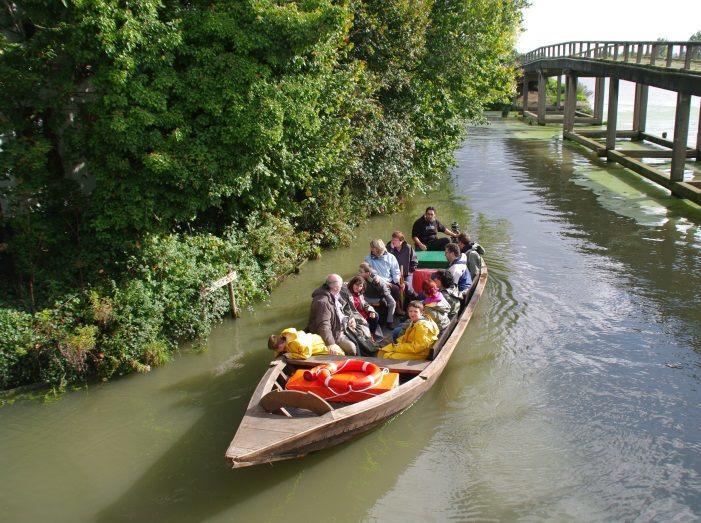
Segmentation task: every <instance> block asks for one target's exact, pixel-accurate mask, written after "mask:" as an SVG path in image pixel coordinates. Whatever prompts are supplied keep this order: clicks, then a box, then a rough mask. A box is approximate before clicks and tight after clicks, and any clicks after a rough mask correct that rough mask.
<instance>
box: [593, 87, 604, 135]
mask: <svg viewBox="0 0 701 523" xmlns="http://www.w3.org/2000/svg"><path fill="white" fill-rule="evenodd" d="M605 91H606V79H605V78H603V77H598V78H597V79H596V81H595V83H594V118H596V119H597V120H598V123H599V125H601V123H602V122H603V120H604V93H605Z"/></svg>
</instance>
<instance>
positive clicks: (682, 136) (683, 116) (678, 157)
mask: <svg viewBox="0 0 701 523" xmlns="http://www.w3.org/2000/svg"><path fill="white" fill-rule="evenodd" d="M690 111H691V95H690V94H687V93H677V110H676V114H675V116H674V146H673V147H672V171H671V172H670V176H669V177H670V180H672V181H673V182H683V181H684V164H685V163H686V141H687V139H688V137H689V113H690Z"/></svg>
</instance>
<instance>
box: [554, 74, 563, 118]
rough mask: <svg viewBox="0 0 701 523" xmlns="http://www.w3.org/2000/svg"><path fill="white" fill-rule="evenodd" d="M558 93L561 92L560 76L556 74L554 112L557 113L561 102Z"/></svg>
mask: <svg viewBox="0 0 701 523" xmlns="http://www.w3.org/2000/svg"><path fill="white" fill-rule="evenodd" d="M560 91H562V75H561V74H558V75H557V95H556V98H555V110H557V111H559V110H560V102H561V101H562V100H561V98H562V96H561V94H562V93H560Z"/></svg>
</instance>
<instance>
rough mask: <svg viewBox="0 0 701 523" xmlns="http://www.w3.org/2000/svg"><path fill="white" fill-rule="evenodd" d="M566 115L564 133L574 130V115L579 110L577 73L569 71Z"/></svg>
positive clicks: (566, 86) (566, 83) (566, 79)
mask: <svg viewBox="0 0 701 523" xmlns="http://www.w3.org/2000/svg"><path fill="white" fill-rule="evenodd" d="M565 88H566V89H567V93H566V94H565V117H564V125H563V126H562V134H563V135H564V134H565V133H567V132H570V133H571V132H572V131H573V130H574V116H575V112H576V111H577V75H576V74H574V73H571V72H569V71H568V72H567V76H566V77H565Z"/></svg>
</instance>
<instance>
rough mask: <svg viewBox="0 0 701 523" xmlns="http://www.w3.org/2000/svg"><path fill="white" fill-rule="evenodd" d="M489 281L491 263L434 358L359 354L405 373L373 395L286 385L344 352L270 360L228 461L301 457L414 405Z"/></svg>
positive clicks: (232, 463)
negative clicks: (339, 397)
mask: <svg viewBox="0 0 701 523" xmlns="http://www.w3.org/2000/svg"><path fill="white" fill-rule="evenodd" d="M486 283H487V266H486V264H485V265H483V267H482V270H481V272H480V274H479V276H478V277H477V278H475V280H474V281H473V282H472V286H471V287H470V290H469V291H468V292H467V293H466V296H465V298H464V301H463V304H462V306H461V309H460V312H459V313H458V314H456V316H455V317H454V318H453V319H452V321H451V323H450V325H449V326H448V327H447V328H446V329H445V330H444V331H443V333H442V334H441V336H440V338H439V339H438V341H437V342H436V344H435V346H434V348H433V349H432V351H431V355H430V358H431V359H429V360H427V361H423V360H421V361H417V360H388V359H380V358H367V357H362V358H361V357H354V359H363V360H366V361H371V362H373V363H375V364H377V365H379V366H380V367H383V368H388V369H389V370H390V372H396V373H398V374H399V383H400V384H399V386H398V387H396V388H394V389H392V390H389V391H387V392H385V393H383V394H380V395H377V396H374V397H372V398H370V399H366V400H363V401H360V402H358V403H352V404H347V403H346V404H341V403H328V402H326V401H325V400H324V399H322V398H320V397H318V396H316V395H314V394H311V393H300V392H297V391H287V390H285V384H286V383H287V380H288V379H289V377H290V376H291V375H292V374H293V373H294V372H295V371H296V370H298V369H301V368H310V367H314V366H316V365H319V364H321V363H327V362H331V361H338V360H342V359H347V358H344V357H342V356H315V357H312V358H309V359H306V360H294V359H287V358H286V357H285V356H282V357H280V358H277V359H275V360H273V361H272V362H270V367H269V368H268V371H267V372H266V373H265V375H264V376H263V378H262V379H261V380H260V383H259V384H258V386H257V387H256V390H255V392H254V393H253V397H252V398H251V401H250V402H249V404H248V407H247V409H246V413H245V415H244V417H243V420H242V421H241V424H240V425H239V428H238V430H237V432H236V434H235V435H234V439H233V440H232V441H231V444H230V445H229V448H228V449H227V451H226V460H227V463H228V464H229V465H230V466H231V467H232V468H240V467H248V466H251V465H258V464H261V463H270V462H273V461H280V460H284V459H290V458H296V457H301V456H304V455H306V454H308V453H310V452H313V451H316V450H321V449H324V448H327V447H331V446H334V445H337V444H339V443H341V442H343V441H346V440H349V439H351V438H354V437H356V436H358V435H360V434H362V433H363V432H366V431H368V430H370V429H372V428H374V427H376V426H378V425H380V424H381V423H384V422H385V421H387V420H388V419H389V418H390V417H392V416H394V415H396V414H398V413H400V412H402V411H403V410H405V409H407V408H408V407H410V406H411V405H412V404H413V403H414V402H415V401H416V400H418V399H419V398H420V397H421V396H422V395H423V394H424V393H425V392H426V391H427V390H428V389H430V388H431V387H432V386H433V384H434V383H435V382H436V380H437V379H438V377H439V376H440V375H441V373H442V372H443V369H445V367H446V365H447V364H448V361H449V360H450V357H451V356H452V354H453V351H454V350H455V347H456V345H457V343H458V341H460V338H461V336H462V334H463V332H464V331H465V328H466V327H467V324H468V323H469V321H470V318H471V317H472V314H473V313H474V311H475V308H476V307H477V303H478V301H479V299H480V297H481V296H482V292H483V291H484V288H485V285H486Z"/></svg>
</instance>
